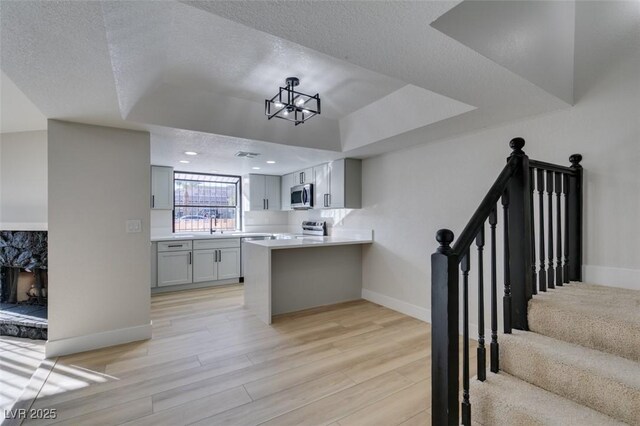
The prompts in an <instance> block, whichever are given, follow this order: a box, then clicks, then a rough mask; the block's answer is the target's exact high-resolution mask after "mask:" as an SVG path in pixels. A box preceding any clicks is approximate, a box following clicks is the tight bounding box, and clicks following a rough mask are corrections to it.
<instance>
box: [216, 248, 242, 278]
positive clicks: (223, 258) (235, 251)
mask: <svg viewBox="0 0 640 426" xmlns="http://www.w3.org/2000/svg"><path fill="white" fill-rule="evenodd" d="M217 269H218V271H217V272H218V276H217V279H218V280H229V279H233V278H238V277H240V247H228V248H223V249H220V250H218V263H217Z"/></svg>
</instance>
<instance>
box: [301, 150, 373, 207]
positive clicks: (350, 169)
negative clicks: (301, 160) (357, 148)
mask: <svg viewBox="0 0 640 426" xmlns="http://www.w3.org/2000/svg"><path fill="white" fill-rule="evenodd" d="M313 171H314V174H315V185H314V201H315V203H314V206H313V207H314V208H315V209H323V208H324V209H327V208H329V209H344V208H347V209H359V208H361V207H362V163H361V161H360V160H355V159H351V158H346V159H342V160H336V161H332V162H331V163H326V164H321V165H319V166H316V167H314V168H313Z"/></svg>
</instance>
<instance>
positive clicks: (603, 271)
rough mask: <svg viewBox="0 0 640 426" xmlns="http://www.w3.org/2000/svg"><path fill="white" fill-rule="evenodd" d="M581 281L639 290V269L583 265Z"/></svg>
mask: <svg viewBox="0 0 640 426" xmlns="http://www.w3.org/2000/svg"><path fill="white" fill-rule="evenodd" d="M582 281H584V282H586V283H589V284H597V285H603V286H607V287H618V288H626V289H630V290H640V269H627V268H612V267H609V266H600V265H584V266H583V267H582Z"/></svg>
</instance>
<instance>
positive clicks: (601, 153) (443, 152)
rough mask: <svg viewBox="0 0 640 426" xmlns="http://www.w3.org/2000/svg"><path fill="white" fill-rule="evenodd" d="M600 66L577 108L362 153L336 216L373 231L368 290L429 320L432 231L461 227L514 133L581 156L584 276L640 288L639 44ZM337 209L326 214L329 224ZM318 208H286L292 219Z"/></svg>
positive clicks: (558, 156)
mask: <svg viewBox="0 0 640 426" xmlns="http://www.w3.org/2000/svg"><path fill="white" fill-rule="evenodd" d="M600 68H602V69H601V72H600V73H599V74H598V75H590V76H589V79H588V81H589V82H590V83H589V84H588V85H586V84H584V85H581V86H579V88H580V90H579V91H578V92H577V94H579V99H578V102H577V104H576V105H575V106H574V107H571V108H568V109H565V110H562V111H558V112H554V113H550V114H546V115H542V116H538V117H533V118H530V119H527V120H523V121H520V122H515V123H511V124H509V125H505V126H501V127H496V128H492V129H486V130H483V131H481V132H476V133H473V134H468V135H465V136H462V137H457V138H454V139H449V140H441V141H438V142H436V143H429V144H427V145H422V146H418V147H415V148H411V149H407V150H403V151H397V152H393V153H389V154H385V155H382V156H378V157H374V158H369V159H366V160H365V161H364V162H363V208H362V210H352V211H345V212H344V213H343V215H344V217H342V218H340V220H339V223H340V224H341V226H344V227H347V228H367V229H371V228H372V229H374V237H375V243H374V244H373V245H371V246H370V247H366V248H365V249H364V252H363V254H364V255H363V281H364V288H365V293H368V294H370V295H371V294H373V295H374V296H380V298H382V299H384V300H386V301H387V302H389V303H396V302H397V303H398V304H400V305H404V306H405V307H406V306H410V305H411V306H413V307H414V308H415V309H414V311H418V312H421V313H420V315H419V316H424V317H427V318H428V315H429V308H430V304H431V301H430V274H431V270H430V254H431V253H432V252H433V251H434V250H435V249H436V247H437V243H436V241H435V233H436V231H437V230H438V229H440V228H450V229H452V230H453V231H454V232H455V234H456V235H458V234H459V233H460V232H461V230H462V228H463V227H464V225H465V224H466V222H467V221H468V220H469V219H470V217H471V215H472V214H473V211H474V210H475V208H476V207H477V206H478V204H479V203H480V201H481V199H482V197H483V196H484V195H485V194H486V192H487V190H488V188H489V187H490V186H491V184H492V183H493V181H494V180H495V178H496V177H497V175H498V173H499V171H500V170H501V169H502V167H503V166H504V164H505V159H506V157H507V156H508V155H509V154H510V149H509V148H508V141H509V140H510V139H512V138H513V137H516V136H522V137H524V138H525V139H526V141H527V145H526V146H525V148H524V150H525V152H526V153H527V154H528V155H529V156H530V157H531V158H534V159H539V160H544V161H549V162H554V163H558V164H565V165H569V162H568V157H569V155H570V154H573V153H581V154H583V156H584V160H583V163H582V164H583V166H584V169H585V175H584V178H585V205H584V208H585V212H584V214H585V229H584V237H585V240H584V259H583V260H584V265H585V275H584V280H585V281H591V282H595V283H598V284H605V285H613V286H623V287H629V288H636V289H640V250H638V247H640V228H638V227H637V226H636V224H635V222H636V221H637V218H638V217H640V168H639V167H638V165H639V164H640V124H639V123H640V121H639V120H638V111H640V82H639V80H638V76H639V75H640V74H639V70H640V51H638V50H637V48H636V49H635V50H633V51H625V52H624V54H623V55H619V56H617V57H613V58H611V61H610V62H609V63H608V64H607V66H606V67H604V68H603V67H602V66H601V67H600ZM591 69H593V68H591ZM584 81H586V80H582V79H581V82H584ZM581 84H582V83H581ZM400 137H416V138H420V134H419V133H417V134H413V135H401V136H400ZM335 214H336V213H335V212H333V211H330V212H326V213H324V215H325V216H324V217H329V218H331V220H332V221H335V218H333V217H332V216H334V215H335ZM314 215H317V213H292V214H291V222H292V224H295V223H297V222H299V221H300V220H302V219H303V218H306V217H309V216H314ZM320 217H322V214H321V216H320ZM499 235H500V234H499ZM471 282H472V283H473V282H475V279H472V281H471ZM485 293H487V292H485ZM472 314H473V313H472Z"/></svg>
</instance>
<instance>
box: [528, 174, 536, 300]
mask: <svg viewBox="0 0 640 426" xmlns="http://www.w3.org/2000/svg"><path fill="white" fill-rule="evenodd" d="M533 174H534V172H533V169H532V168H529V182H530V186H531V192H530V193H529V201H530V203H529V204H530V205H531V276H532V278H533V280H532V281H531V282H532V284H533V285H532V286H531V292H532V294H538V274H536V238H535V236H536V227H535V220H534V217H535V216H534V214H533V191H534V190H535V179H533Z"/></svg>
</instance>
